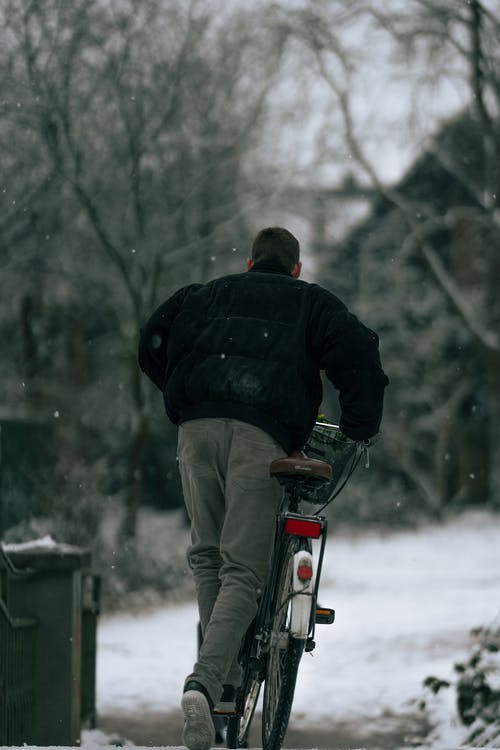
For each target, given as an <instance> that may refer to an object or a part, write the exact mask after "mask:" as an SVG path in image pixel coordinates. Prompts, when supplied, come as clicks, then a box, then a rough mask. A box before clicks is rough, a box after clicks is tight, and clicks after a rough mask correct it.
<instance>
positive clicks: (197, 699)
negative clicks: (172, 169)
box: [181, 690, 215, 750]
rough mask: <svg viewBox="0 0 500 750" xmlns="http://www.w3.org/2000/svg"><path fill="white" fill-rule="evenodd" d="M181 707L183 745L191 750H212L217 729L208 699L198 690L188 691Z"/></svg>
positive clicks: (183, 697)
mask: <svg viewBox="0 0 500 750" xmlns="http://www.w3.org/2000/svg"><path fill="white" fill-rule="evenodd" d="M181 706H182V710H183V712H184V729H183V731H182V741H183V743H184V744H185V745H186V747H187V748H189V750H210V748H211V747H213V745H214V744H215V727H214V723H213V721H212V713H211V711H210V706H209V705H208V701H207V699H206V698H205V696H204V695H203V693H200V692H199V691H198V690H188V691H187V692H186V693H184V695H183V696H182V700H181Z"/></svg>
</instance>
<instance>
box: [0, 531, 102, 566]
mask: <svg viewBox="0 0 500 750" xmlns="http://www.w3.org/2000/svg"><path fill="white" fill-rule="evenodd" d="M0 545H1V546H2V549H3V551H4V552H5V553H6V555H8V557H9V558H10V560H11V562H12V563H13V565H15V566H16V567H18V568H35V569H37V570H40V569H43V570H47V569H54V568H84V567H85V568H86V567H88V565H89V564H90V552H89V550H87V549H82V548H81V547H76V546H74V545H73V544H65V543H63V542H56V541H55V540H54V539H52V537H51V536H50V535H49V534H47V535H46V536H44V537H41V538H39V539H33V540H31V541H29V542H20V543H9V544H5V543H2V542H0Z"/></svg>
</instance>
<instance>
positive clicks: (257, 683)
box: [226, 422, 369, 750]
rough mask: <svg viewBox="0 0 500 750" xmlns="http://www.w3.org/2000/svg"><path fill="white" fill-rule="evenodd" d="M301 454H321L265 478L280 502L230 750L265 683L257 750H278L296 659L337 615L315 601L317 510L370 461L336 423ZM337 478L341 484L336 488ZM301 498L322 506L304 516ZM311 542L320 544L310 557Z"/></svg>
mask: <svg viewBox="0 0 500 750" xmlns="http://www.w3.org/2000/svg"><path fill="white" fill-rule="evenodd" d="M306 451H307V453H309V454H314V455H316V456H319V458H311V457H310V456H308V455H307V454H306V453H302V452H297V453H294V454H292V455H291V456H289V457H287V458H282V459H278V460H276V461H273V462H272V464H271V466H270V473H271V476H274V477H276V479H277V480H278V481H279V482H280V484H281V485H282V486H283V489H284V492H283V501H282V504H281V507H280V510H279V513H278V515H277V517H276V526H275V535H274V545H273V552H272V556H271V563H270V566H269V573H268V579H267V582H266V586H265V588H264V591H263V594H262V597H261V600H260V603H259V609H258V612H257V615H256V617H255V619H254V621H253V623H252V625H251V626H250V628H249V629H248V631H247V634H246V636H245V638H244V641H243V643H242V647H241V649H240V654H239V659H240V664H241V666H242V671H243V679H242V684H241V686H240V687H239V689H238V692H237V695H236V710H235V713H234V714H232V715H230V716H229V717H228V722H227V732H226V745H227V747H228V748H242V747H248V735H249V731H250V726H251V723H252V720H253V717H254V713H255V708H256V705H257V700H258V698H259V694H260V690H261V687H262V684H264V696H263V704H262V748H263V750H280V748H281V746H282V743H283V740H284V737H285V733H286V730H287V727H288V721H289V717H290V712H291V708H292V702H293V695H294V691H295V684H296V680H297V672H298V668H299V663H300V660H301V657H302V655H303V653H304V652H310V651H312V650H313V649H314V648H315V645H316V644H315V641H314V636H315V627H316V625H317V624H320V623H323V624H332V623H333V622H334V620H335V611H334V610H333V609H329V608H322V607H319V606H318V604H317V602H318V589H319V583H320V578H321V569H322V565H323V556H324V551H325V543H326V532H327V519H326V518H325V517H324V516H322V515H320V513H321V512H322V511H323V510H324V509H325V508H326V507H327V505H328V504H329V503H330V502H332V500H333V499H334V498H335V497H336V496H337V495H338V494H339V492H340V491H341V490H342V489H343V488H344V487H345V484H346V483H347V481H348V479H349V477H350V476H351V475H352V473H353V471H354V470H355V468H356V466H357V465H358V463H359V461H360V459H361V457H362V456H363V455H364V456H365V464H366V466H368V465H369V458H368V444H367V443H356V442H354V441H351V440H350V439H349V438H347V437H346V436H345V435H343V434H342V433H341V432H340V429H339V427H338V425H335V424H332V423H330V422H317V423H316V426H315V427H314V429H313V432H312V434H311V437H310V439H309V441H308V444H307V446H306ZM341 477H343V481H342V483H341V484H340V486H337V485H338V483H339V480H340V479H341ZM303 502H308V503H312V504H319V505H321V507H320V508H319V509H318V510H317V511H316V512H314V513H304V512H302V511H303V509H302V508H301V504H302V503H303ZM313 540H316V542H317V543H318V544H319V552H318V553H317V554H316V555H315V556H313V545H312V542H313ZM316 557H317V563H316V569H315V558H316Z"/></svg>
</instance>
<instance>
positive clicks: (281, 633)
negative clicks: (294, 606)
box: [262, 537, 310, 750]
mask: <svg viewBox="0 0 500 750" xmlns="http://www.w3.org/2000/svg"><path fill="white" fill-rule="evenodd" d="M301 549H308V550H310V543H309V542H307V541H305V540H304V539H298V538H296V537H290V538H289V539H287V541H286V543H285V545H284V549H283V555H282V557H281V562H280V571H279V574H278V580H277V584H276V593H275V597H274V604H273V616H272V627H271V634H270V646H269V653H268V657H267V664H266V675H265V682H264V700H263V706H262V748H263V750H280V748H281V746H282V744H283V740H284V738H285V734H286V730H287V728H288V721H289V718H290V712H291V709H292V702H293V696H294V692H295V684H296V681H297V672H298V669H299V664H300V659H301V657H302V653H303V651H304V646H305V641H304V640H303V639H299V638H294V637H293V636H291V635H290V633H289V617H290V606H289V603H290V601H291V591H292V572H293V556H294V554H295V552H297V551H299V550H301Z"/></svg>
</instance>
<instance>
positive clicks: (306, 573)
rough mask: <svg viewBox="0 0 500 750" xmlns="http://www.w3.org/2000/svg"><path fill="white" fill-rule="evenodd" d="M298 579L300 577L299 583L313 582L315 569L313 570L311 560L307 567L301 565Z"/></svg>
mask: <svg viewBox="0 0 500 750" xmlns="http://www.w3.org/2000/svg"><path fill="white" fill-rule="evenodd" d="M297 577H298V579H299V581H310V580H311V578H312V577H313V569H312V565H311V563H310V562H309V560H308V561H307V564H305V565H302V564H301V565H299V567H298V568H297Z"/></svg>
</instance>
